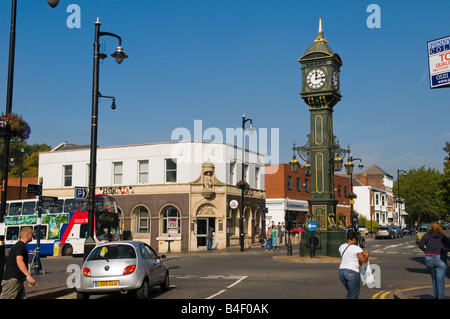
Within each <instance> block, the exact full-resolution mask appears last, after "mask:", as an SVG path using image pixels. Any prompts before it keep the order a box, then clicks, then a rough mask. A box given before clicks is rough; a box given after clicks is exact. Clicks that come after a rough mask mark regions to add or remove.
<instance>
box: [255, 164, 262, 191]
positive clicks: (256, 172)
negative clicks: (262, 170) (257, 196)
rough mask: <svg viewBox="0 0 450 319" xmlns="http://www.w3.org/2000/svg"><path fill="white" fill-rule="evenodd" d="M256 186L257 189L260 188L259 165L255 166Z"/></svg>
mask: <svg viewBox="0 0 450 319" xmlns="http://www.w3.org/2000/svg"><path fill="white" fill-rule="evenodd" d="M255 188H256V189H260V188H261V187H260V185H259V167H256V168H255Z"/></svg>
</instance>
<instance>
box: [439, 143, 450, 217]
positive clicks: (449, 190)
mask: <svg viewBox="0 0 450 319" xmlns="http://www.w3.org/2000/svg"><path fill="white" fill-rule="evenodd" d="M443 150H444V152H446V153H447V156H446V157H445V158H444V174H443V175H442V179H441V183H440V187H441V192H442V198H443V200H444V203H445V206H446V207H447V215H450V143H449V142H445V147H444V148H443Z"/></svg>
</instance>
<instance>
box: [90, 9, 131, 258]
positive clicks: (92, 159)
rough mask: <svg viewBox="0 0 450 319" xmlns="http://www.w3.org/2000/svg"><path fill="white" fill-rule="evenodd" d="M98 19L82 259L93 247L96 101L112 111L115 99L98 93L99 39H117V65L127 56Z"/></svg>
mask: <svg viewBox="0 0 450 319" xmlns="http://www.w3.org/2000/svg"><path fill="white" fill-rule="evenodd" d="M100 25H101V23H100V19H99V18H97V21H96V22H95V41H94V71H93V81H92V118H91V154H90V164H89V170H90V172H89V201H88V205H87V208H88V236H87V238H86V241H85V242H84V259H86V258H87V256H88V255H89V253H90V252H91V251H92V249H93V248H94V247H95V244H96V243H95V238H94V217H95V215H94V211H95V179H96V171H97V165H96V164H97V129H98V99H99V98H100V97H106V98H112V99H113V104H112V106H111V108H112V109H113V110H114V109H115V108H116V104H115V98H114V97H112V96H102V95H101V94H100V92H99V68H100V59H104V58H106V55H105V54H101V53H100V43H99V39H100V37H102V36H106V35H107V36H112V37H115V38H117V39H118V41H119V46H118V47H117V49H116V52H114V53H113V54H112V55H111V56H112V57H113V58H115V60H116V62H117V63H118V64H120V63H122V61H123V60H124V59H126V58H128V56H127V55H126V54H125V53H124V52H123V48H122V39H121V38H120V37H119V36H118V35H116V34H114V33H110V32H101V31H100Z"/></svg>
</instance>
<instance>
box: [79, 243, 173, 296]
mask: <svg viewBox="0 0 450 319" xmlns="http://www.w3.org/2000/svg"><path fill="white" fill-rule="evenodd" d="M165 257H166V256H165V255H162V256H158V254H157V253H156V252H155V251H154V250H153V249H152V248H151V247H150V246H149V245H147V244H145V243H143V242H140V241H118V242H109V243H106V244H102V245H98V246H96V247H95V248H94V249H93V250H92V252H91V253H90V254H89V256H88V257H87V258H86V261H85V262H84V264H83V267H82V271H81V274H80V281H79V285H78V287H77V288H76V291H77V298H78V299H86V298H89V296H90V295H92V294H110V293H122V294H125V293H128V292H130V291H131V292H135V293H136V296H137V297H138V298H139V299H145V298H148V295H149V288H150V287H153V286H158V285H159V286H160V287H161V289H162V290H163V291H166V290H168V289H169V282H170V280H169V270H168V268H167V266H166V264H165V263H164V262H163V260H162V259H163V258H165Z"/></svg>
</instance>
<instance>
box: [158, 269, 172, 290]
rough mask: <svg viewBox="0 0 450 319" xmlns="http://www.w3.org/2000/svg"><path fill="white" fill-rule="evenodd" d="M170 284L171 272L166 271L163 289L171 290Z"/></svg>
mask: <svg viewBox="0 0 450 319" xmlns="http://www.w3.org/2000/svg"><path fill="white" fill-rule="evenodd" d="M169 285H170V277H169V272H166V276H165V277H164V282H163V283H162V284H161V286H160V287H161V290H162V291H167V290H169Z"/></svg>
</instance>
